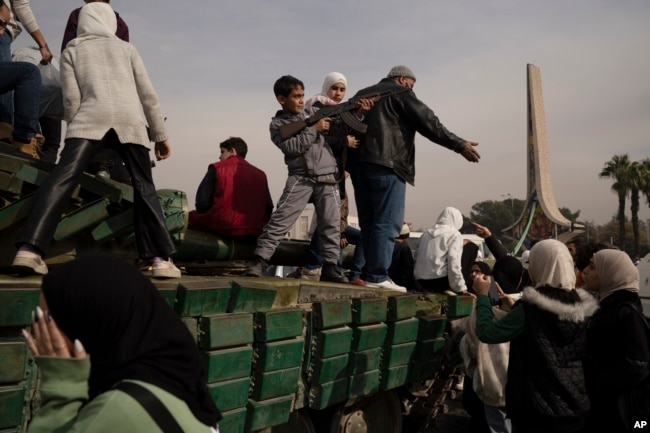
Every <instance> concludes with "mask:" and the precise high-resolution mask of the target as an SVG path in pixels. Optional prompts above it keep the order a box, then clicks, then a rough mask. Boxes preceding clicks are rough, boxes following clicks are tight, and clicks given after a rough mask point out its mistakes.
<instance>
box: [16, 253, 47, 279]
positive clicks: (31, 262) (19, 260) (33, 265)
mask: <svg viewBox="0 0 650 433" xmlns="http://www.w3.org/2000/svg"><path fill="white" fill-rule="evenodd" d="M11 266H12V267H13V268H14V270H15V271H16V272H18V273H19V274H23V275H30V274H39V275H47V265H46V264H45V262H44V261H43V258H42V257H41V255H40V254H38V253H35V252H33V251H18V253H17V254H16V257H15V258H14V261H13V263H12V264H11Z"/></svg>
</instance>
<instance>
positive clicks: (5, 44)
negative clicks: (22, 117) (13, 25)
mask: <svg viewBox="0 0 650 433" xmlns="http://www.w3.org/2000/svg"><path fill="white" fill-rule="evenodd" d="M11 42H12V38H11V36H10V35H9V32H8V31H6V30H5V32H4V33H3V34H1V35H0V63H2V62H11ZM3 75H4V73H3ZM13 100H14V98H13V92H12V91H8V92H3V91H2V90H0V122H5V123H8V124H10V125H13V124H14V103H13Z"/></svg>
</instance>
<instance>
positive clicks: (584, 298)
mask: <svg viewBox="0 0 650 433" xmlns="http://www.w3.org/2000/svg"><path fill="white" fill-rule="evenodd" d="M576 293H577V294H578V296H579V297H580V302H578V303H575V304H567V303H564V302H561V301H560V300H558V299H553V298H550V297H548V296H545V295H544V294H542V293H540V292H539V291H538V290H536V289H535V288H533V287H526V288H525V289H524V293H523V296H522V298H521V299H522V301H524V302H528V303H530V304H532V305H535V306H537V307H538V308H540V309H542V310H544V311H548V312H550V313H552V314H554V315H556V316H557V317H558V319H559V320H564V321H570V322H574V323H581V322H584V321H585V320H586V319H588V318H589V317H591V316H593V314H594V313H595V312H596V310H598V301H597V300H596V298H594V297H593V296H592V295H590V294H589V293H588V292H587V291H586V290H583V289H576Z"/></svg>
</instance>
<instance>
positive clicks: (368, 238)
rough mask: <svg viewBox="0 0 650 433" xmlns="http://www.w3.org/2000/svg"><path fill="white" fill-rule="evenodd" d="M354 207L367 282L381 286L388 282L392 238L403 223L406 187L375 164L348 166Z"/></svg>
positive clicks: (392, 173) (386, 170) (393, 174)
mask: <svg viewBox="0 0 650 433" xmlns="http://www.w3.org/2000/svg"><path fill="white" fill-rule="evenodd" d="M348 171H349V172H350V178H351V179H352V186H354V198H355V201H356V203H357V213H358V214H359V225H360V226H361V239H362V243H363V252H364V254H365V257H366V269H367V272H366V281H368V282H371V283H382V282H384V281H386V280H387V279H388V268H389V267H390V264H391V261H392V259H393V248H394V243H395V238H396V237H397V236H399V232H400V230H401V228H402V224H403V222H404V202H405V200H406V183H405V182H404V180H403V179H402V178H400V177H399V176H397V175H396V174H395V172H394V171H393V170H392V169H390V168H388V167H383V166H381V165H377V164H370V163H365V162H361V163H356V164H351V165H350V166H349V169H348Z"/></svg>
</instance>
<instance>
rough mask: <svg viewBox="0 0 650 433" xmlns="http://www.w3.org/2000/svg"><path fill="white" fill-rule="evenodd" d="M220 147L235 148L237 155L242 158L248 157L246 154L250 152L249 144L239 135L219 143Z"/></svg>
mask: <svg viewBox="0 0 650 433" xmlns="http://www.w3.org/2000/svg"><path fill="white" fill-rule="evenodd" d="M219 147H220V148H222V149H226V150H232V149H235V151H237V155H239V156H241V157H242V158H246V154H247V153H248V145H247V144H246V142H245V141H244V140H242V139H241V138H239V137H230V138H229V139H227V140H225V141H222V142H221V143H219Z"/></svg>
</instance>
